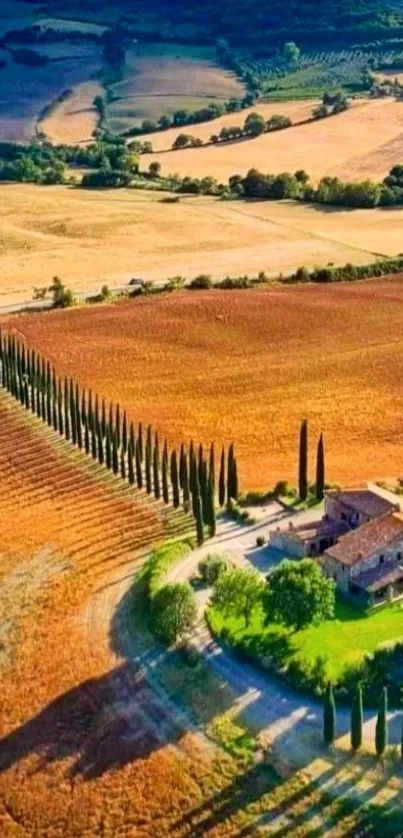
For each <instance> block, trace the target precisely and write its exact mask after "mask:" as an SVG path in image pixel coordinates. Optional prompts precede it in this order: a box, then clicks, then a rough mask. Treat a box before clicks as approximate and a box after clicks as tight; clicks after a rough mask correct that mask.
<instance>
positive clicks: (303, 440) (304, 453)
mask: <svg viewBox="0 0 403 838" xmlns="http://www.w3.org/2000/svg"><path fill="white" fill-rule="evenodd" d="M298 493H299V499H300V500H302V501H304V500H306V499H307V497H308V422H307V420H306V419H303V421H302V422H301V428H300V434H299V469H298Z"/></svg>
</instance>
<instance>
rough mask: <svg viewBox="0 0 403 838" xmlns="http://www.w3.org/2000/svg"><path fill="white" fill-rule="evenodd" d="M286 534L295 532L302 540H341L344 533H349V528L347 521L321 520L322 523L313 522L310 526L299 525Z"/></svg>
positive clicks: (290, 528)
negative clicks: (331, 538)
mask: <svg viewBox="0 0 403 838" xmlns="http://www.w3.org/2000/svg"><path fill="white" fill-rule="evenodd" d="M286 532H294V533H296V534H297V535H299V536H300V537H301V538H305V539H312V538H321V537H323V538H330V537H333V538H339V537H340V536H341V535H344V533H347V532H349V528H348V526H347V524H346V523H345V521H333V520H330V519H329V520H326V519H325V518H321V520H320V521H312V522H311V523H309V524H298V525H297V526H294V525H293V526H292V527H289V529H288V530H286Z"/></svg>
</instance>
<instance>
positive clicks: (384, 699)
mask: <svg viewBox="0 0 403 838" xmlns="http://www.w3.org/2000/svg"><path fill="white" fill-rule="evenodd" d="M387 713H388V691H387V689H386V687H383V688H382V694H381V698H380V702H379V710H378V718H377V720H376V728H375V750H376V755H377V757H381V756H383V754H384V752H385V749H386V747H387V744H388V720H387Z"/></svg>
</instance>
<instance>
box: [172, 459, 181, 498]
mask: <svg viewBox="0 0 403 838" xmlns="http://www.w3.org/2000/svg"><path fill="white" fill-rule="evenodd" d="M171 483H172V502H173V505H174V508H175V509H178V507H179V505H180V497H179V477H178V461H177V457H176V451H175V450H173V451H172V454H171Z"/></svg>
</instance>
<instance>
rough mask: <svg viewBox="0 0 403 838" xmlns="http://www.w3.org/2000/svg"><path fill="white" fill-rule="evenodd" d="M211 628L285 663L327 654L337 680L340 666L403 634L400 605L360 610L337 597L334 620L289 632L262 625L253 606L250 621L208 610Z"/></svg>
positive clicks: (328, 662) (347, 664) (327, 665)
mask: <svg viewBox="0 0 403 838" xmlns="http://www.w3.org/2000/svg"><path fill="white" fill-rule="evenodd" d="M209 619H210V624H211V627H212V629H213V631H215V632H217V633H220V632H221V631H222V629H223V628H225V629H226V630H229V632H230V634H231V636H232V638H233V640H234V641H235V642H240V641H245V640H246V641H247V642H248V645H249V646H250V648H251V651H252V653H253V649H258V650H259V652H260V654H265V653H266V654H270V653H271V652H272V651H274V653H277V654H280V655H281V656H282V660H283V662H284V664H287V663H289V662H290V661H291V660H293V659H295V660H300V661H308V662H311V663H312V662H314V661H315V660H316V658H317V657H319V656H322V657H325V658H326V668H327V674H328V677H329V678H331V679H332V680H336V679H337V678H338V677H339V676H340V674H341V673H342V671H343V669H344V668H345V667H346V666H349V665H351V664H356V663H358V662H359V661H360V660H361V659H362V658H363V656H364V654H365V652H374V650H375V649H376V647H377V646H378V645H379V644H380V643H385V642H387V641H396V640H399V639H402V638H403V606H401V605H400V603H397V604H395V605H388V606H385V607H384V608H381V609H380V610H377V611H372V612H370V613H363V612H362V611H360V610H359V609H357V608H356V607H354V606H353V605H348V604H346V603H344V602H341V601H338V602H337V604H336V614H335V618H334V619H333V620H327V621H326V622H325V623H322V624H321V625H319V626H313V627H310V628H308V629H305V630H304V631H299V632H295V633H291V632H289V631H288V630H286V629H284V628H282V627H280V626H275V625H273V624H272V625H268V626H267V627H265V626H264V625H263V614H262V612H261V611H260V610H258V609H257V610H256V611H255V612H254V614H253V619H252V622H251V625H250V626H249V627H248V628H246V627H245V624H244V621H243V620H242V619H239V620H236V619H233V618H228V619H225V618H224V617H223V616H222V614H221V613H220V612H217V611H216V610H214V609H210V611H209Z"/></svg>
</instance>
